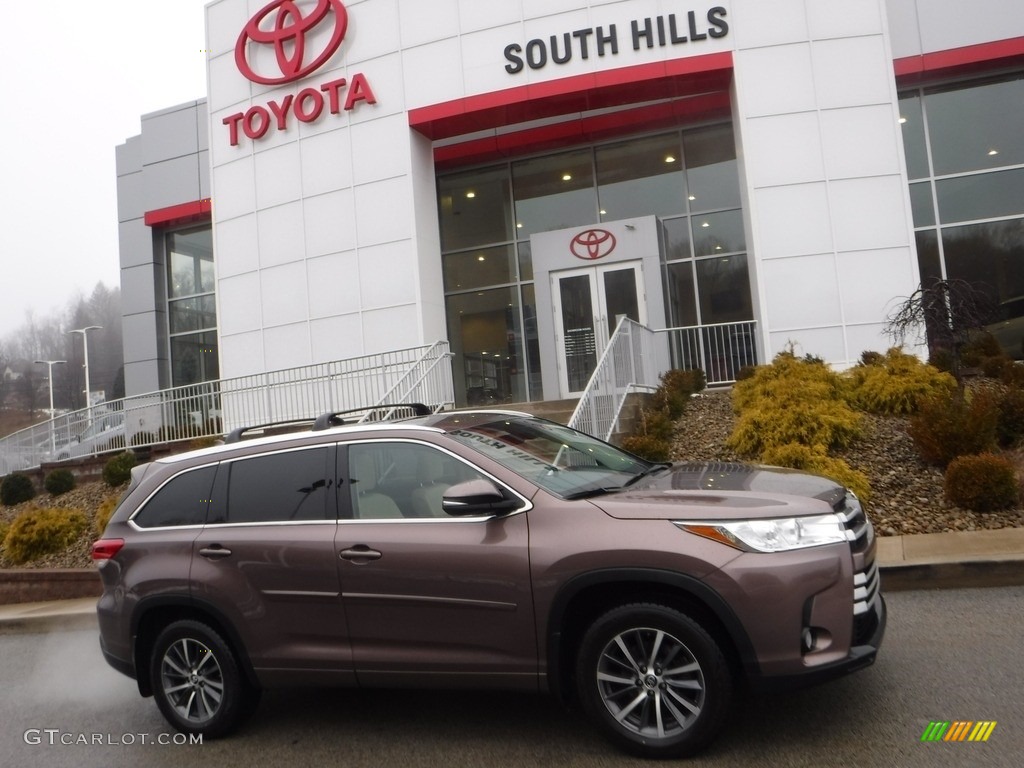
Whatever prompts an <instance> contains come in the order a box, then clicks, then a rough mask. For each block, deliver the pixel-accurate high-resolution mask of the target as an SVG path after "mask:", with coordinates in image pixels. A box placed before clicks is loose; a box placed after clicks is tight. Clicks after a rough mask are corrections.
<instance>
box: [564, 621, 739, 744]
mask: <svg viewBox="0 0 1024 768" xmlns="http://www.w3.org/2000/svg"><path fill="white" fill-rule="evenodd" d="M652 663H653V666H651V664H652ZM576 685H577V689H578V692H579V696H580V701H581V703H582V705H583V709H584V710H585V711H586V713H587V715H588V716H589V718H590V719H591V720H592V721H593V722H594V723H595V724H597V726H598V727H599V728H600V730H601V731H602V732H603V733H604V735H605V736H606V737H607V738H608V739H609V740H610V741H612V742H613V743H614V744H616V745H617V746H619V747H620V748H622V749H624V750H626V751H627V752H630V753H632V754H635V755H639V756H641V757H648V758H651V757H653V758H678V757H687V756H689V755H693V754H695V753H696V752H698V751H700V750H701V749H703V748H704V747H706V746H707V745H708V744H709V743H710V742H711V741H712V740H713V739H714V738H715V736H716V735H717V734H718V732H719V731H720V730H721V728H722V726H723V725H724V724H725V719H726V716H727V715H728V712H729V706H730V703H731V701H732V693H733V680H732V673H731V671H730V669H729V665H728V662H727V661H726V659H725V656H724V655H723V653H722V651H721V649H720V648H719V646H718V644H717V643H716V642H715V640H714V639H713V638H712V637H711V635H709V634H708V633H707V632H706V631H705V630H704V629H703V628H702V627H701V626H700V625H699V624H697V623H696V622H695V621H693V620H692V619H690V618H689V617H688V616H686V615H685V614H683V613H680V612H679V611H677V610H675V609H673V608H668V607H666V606H663V605H655V604H651V603H640V604H635V605H623V606H620V607H618V608H615V609H613V610H610V611H608V613H606V614H604V615H603V616H601V617H600V618H599V619H597V620H596V621H595V622H594V623H593V624H592V625H591V626H590V628H589V629H588V630H587V631H586V633H585V634H584V636H583V640H582V642H581V644H580V649H579V654H578V656H577V660H576Z"/></svg>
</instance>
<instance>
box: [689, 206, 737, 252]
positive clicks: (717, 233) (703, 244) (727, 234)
mask: <svg viewBox="0 0 1024 768" xmlns="http://www.w3.org/2000/svg"><path fill="white" fill-rule="evenodd" d="M691 222H692V224H693V252H694V254H695V255H697V256H714V255H716V254H720V253H731V252H733V251H745V250H746V249H747V239H746V234H745V233H744V231H743V215H742V214H741V213H740V212H739V211H726V212H723V213H705V214H702V215H699V216H694V217H692V219H691Z"/></svg>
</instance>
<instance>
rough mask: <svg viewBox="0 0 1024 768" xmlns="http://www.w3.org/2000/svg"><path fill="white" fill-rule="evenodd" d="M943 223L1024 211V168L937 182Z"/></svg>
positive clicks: (988, 217) (991, 217) (990, 217)
mask: <svg viewBox="0 0 1024 768" xmlns="http://www.w3.org/2000/svg"><path fill="white" fill-rule="evenodd" d="M935 190H936V194H937V195H938V197H939V217H940V218H941V220H942V223H943V224H948V223H952V222H955V221H971V220H973V219H994V218H998V217H1001V216H1013V215H1014V214H1019V213H1021V211H1024V169H1018V170H1014V171H999V172H997V173H980V174H975V175H973V176H960V177H958V178H955V179H940V180H938V181H936V182H935Z"/></svg>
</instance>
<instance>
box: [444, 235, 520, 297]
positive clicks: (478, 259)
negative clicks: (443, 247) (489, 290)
mask: <svg viewBox="0 0 1024 768" xmlns="http://www.w3.org/2000/svg"><path fill="white" fill-rule="evenodd" d="M443 263H444V288H445V290H446V291H459V290H463V291H464V290H466V289H467V288H482V287H483V286H486V285H502V284H504V283H511V282H513V281H514V280H515V279H516V254H515V248H513V247H512V246H511V245H502V246H498V247H496V248H475V249H473V250H472V251H463V252H461V253H449V254H446V255H445V256H444V257H443Z"/></svg>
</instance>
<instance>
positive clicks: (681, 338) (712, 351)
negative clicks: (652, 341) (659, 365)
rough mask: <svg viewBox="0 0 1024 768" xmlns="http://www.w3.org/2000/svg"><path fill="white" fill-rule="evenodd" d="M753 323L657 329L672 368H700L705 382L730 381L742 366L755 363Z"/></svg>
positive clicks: (755, 329) (754, 322) (755, 349)
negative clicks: (664, 340)
mask: <svg viewBox="0 0 1024 768" xmlns="http://www.w3.org/2000/svg"><path fill="white" fill-rule="evenodd" d="M756 331H757V322H756V321H754V320H748V321H745V322H740V323H719V324H716V325H691V326H688V327H685V328H665V329H663V330H659V331H657V333H664V334H667V335H668V338H669V349H670V351H671V355H672V366H673V367H674V368H682V369H687V368H700V369H701V370H702V371H704V375H705V376H706V377H707V382H708V384H709V385H715V384H731V383H733V382H735V381H736V374H737V373H739V370H740V369H741V368H743V367H744V366H746V365H757V340H756V337H755V333H756Z"/></svg>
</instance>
